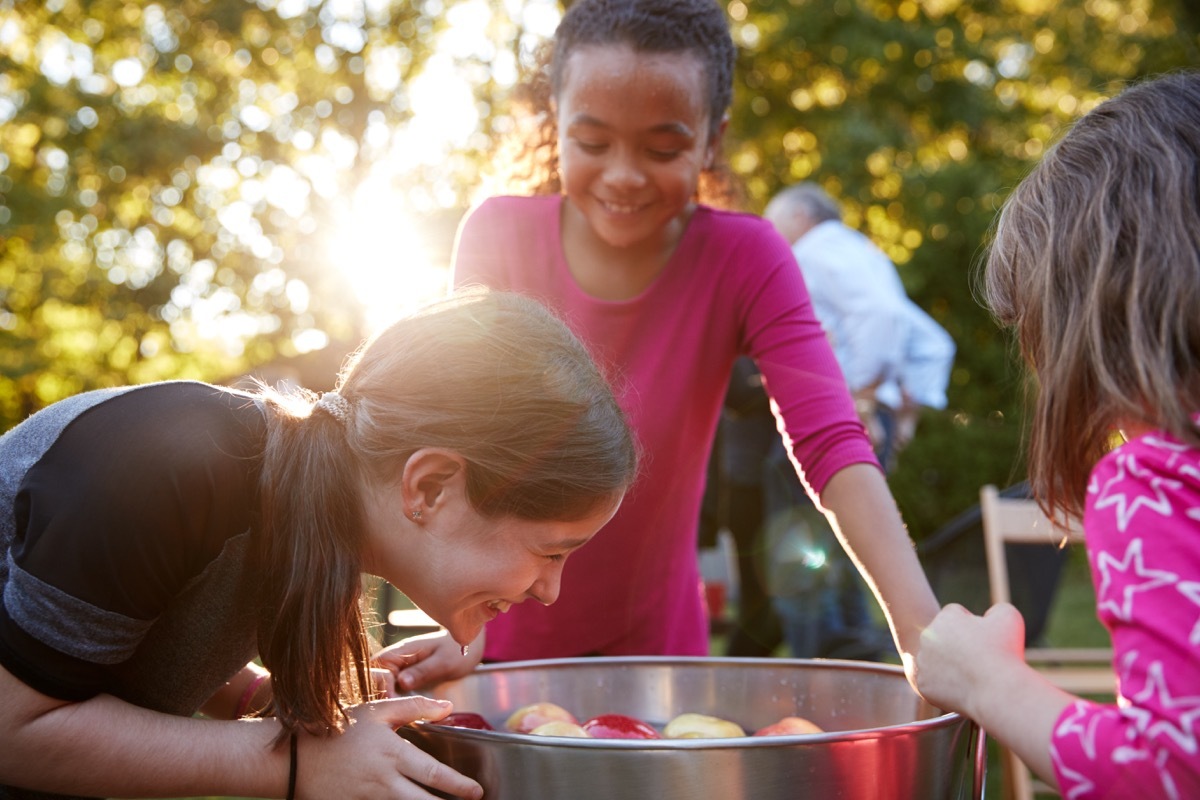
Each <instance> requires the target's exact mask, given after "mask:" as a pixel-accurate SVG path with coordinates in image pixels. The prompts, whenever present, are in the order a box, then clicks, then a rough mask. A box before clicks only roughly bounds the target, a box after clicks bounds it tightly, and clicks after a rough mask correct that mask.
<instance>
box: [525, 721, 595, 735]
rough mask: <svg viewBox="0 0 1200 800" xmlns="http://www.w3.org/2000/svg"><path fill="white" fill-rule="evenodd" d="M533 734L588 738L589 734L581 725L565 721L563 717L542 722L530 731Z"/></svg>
mask: <svg viewBox="0 0 1200 800" xmlns="http://www.w3.org/2000/svg"><path fill="white" fill-rule="evenodd" d="M530 733H532V734H533V735H534V736H570V737H573V738H575V739H590V738H592V736H591V734H589V733H588V732H587V731H585V730H584V729H583V727H582V726H580V725H577V724H576V723H574V722H567V721H566V720H565V719H555V720H551V721H550V722H544V723H542V724H541V725H538V726H537V727H536V728H534V729H533V730H531V731H530Z"/></svg>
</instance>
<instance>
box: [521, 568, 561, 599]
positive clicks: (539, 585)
mask: <svg viewBox="0 0 1200 800" xmlns="http://www.w3.org/2000/svg"><path fill="white" fill-rule="evenodd" d="M562 570H563V565H562V563H561V562H556V563H554V564H552V565H551V566H549V567H548V568H546V569H545V570H543V571H542V574H540V575H538V578H537V580H535V581H534V582H533V585H532V586H530V587H529V591H527V592H526V593H525V594H526V595H527V596H528V597H530V598H532V599H534V600H536V601H538V602H539V603H541V604H542V605H544V606H548V605H550V604H551V603H553V602H554V601H555V600H557V599H558V592H559V589H560V588H562Z"/></svg>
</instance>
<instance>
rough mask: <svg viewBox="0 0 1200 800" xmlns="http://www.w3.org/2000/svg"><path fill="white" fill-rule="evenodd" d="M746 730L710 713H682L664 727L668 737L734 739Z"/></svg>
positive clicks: (744, 733) (664, 732) (665, 735)
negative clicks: (711, 715)
mask: <svg viewBox="0 0 1200 800" xmlns="http://www.w3.org/2000/svg"><path fill="white" fill-rule="evenodd" d="M745 735H746V732H745V731H744V730H742V726H741V725H738V724H737V723H736V722H730V721H729V720H727V719H721V718H720V717H710V716H709V715H708V714H693V713H690V712H689V713H685V714H680V715H679V716H677V717H675V719H673V720H671V721H670V722H668V723H667V726H666V727H665V728H663V736H664V737H665V738H667V739H732V738H735V737H738V736H745Z"/></svg>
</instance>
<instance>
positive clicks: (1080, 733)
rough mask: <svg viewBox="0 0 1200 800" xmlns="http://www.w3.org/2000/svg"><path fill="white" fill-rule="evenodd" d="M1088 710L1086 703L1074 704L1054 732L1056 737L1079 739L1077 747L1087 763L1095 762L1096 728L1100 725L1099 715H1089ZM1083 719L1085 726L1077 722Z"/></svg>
mask: <svg viewBox="0 0 1200 800" xmlns="http://www.w3.org/2000/svg"><path fill="white" fill-rule="evenodd" d="M1089 711H1090V708H1089V706H1088V704H1087V703H1085V702H1083V701H1082V700H1081V701H1079V702H1077V703H1075V704H1074V705H1073V706H1072V707H1071V714H1070V716H1068V717H1065V718H1063V721H1062V722H1060V723H1059V724H1058V729H1057V730H1056V731H1055V732H1054V735H1055V736H1056V737H1057V736H1066V735H1067V734H1069V733H1073V734H1075V736H1076V738H1077V739H1079V746H1080V747H1082V748H1083V754H1084V755H1086V756H1087V757H1088V760H1089V761H1095V760H1096V726H1097V725H1099V724H1100V716H1101V715H1100V714H1090V713H1089ZM1080 719H1083V720H1084V721H1085V722H1086V723H1087V724H1086V725H1081V724H1080V723H1079V720H1080Z"/></svg>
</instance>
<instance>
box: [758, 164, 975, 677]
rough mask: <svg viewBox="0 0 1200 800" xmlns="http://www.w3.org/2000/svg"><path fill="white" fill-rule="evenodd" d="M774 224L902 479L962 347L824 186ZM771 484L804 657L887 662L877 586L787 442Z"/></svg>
mask: <svg viewBox="0 0 1200 800" xmlns="http://www.w3.org/2000/svg"><path fill="white" fill-rule="evenodd" d="M763 216H764V217H766V219H767V220H769V221H770V222H771V223H772V224H773V225H774V226H775V228H776V229H777V230H778V231H779V232H780V234H781V235H782V236H783V237H784V238H785V239H786V240H787V241H788V242H789V243H791V245H792V252H793V253H794V254H795V256H796V261H797V262H798V263H799V265H800V270H801V272H802V273H803V275H804V280H805V283H806V285H807V286H808V290H809V294H810V296H811V297H812V302H813V308H814V310H815V311H816V315H817V318H818V319H819V320H820V321H821V324H822V325H823V326H824V328H825V331H826V334H827V335H828V336H829V339H830V342H831V344H832V345H833V350H834V355H835V356H836V357H837V360H838V364H839V365H840V366H841V368H842V372H843V374H844V375H845V378H846V383H847V384H848V385H849V387H850V391H851V393H852V394H853V395H854V400H855V407H856V409H857V410H858V413H859V416H860V418H861V419H862V421H863V423H864V424H865V425H866V426H867V430H868V431H869V432H870V433H871V438H872V442H873V443H874V445H875V452H876V455H877V456H878V458H879V461H880V464H882V465H883V468H884V470H885V471H890V470H891V469H892V468H893V467H894V466H895V463H896V457H897V455H898V453H899V452H900V451H901V450H902V449H903V448H904V447H905V446H906V445H907V444H908V443H909V441H910V440H911V439H912V437H913V434H914V432H915V430H916V426H917V419H918V415H919V412H920V409H921V408H923V407H924V408H931V409H942V408H945V407H946V387H947V384H948V383H949V379H950V370H951V367H952V366H953V363H954V353H955V345H954V340H953V339H952V338H951V337H950V335H949V334H948V333H947V332H946V331H945V330H944V329H943V328H942V327H941V326H940V325H939V324H938V323H937V322H936V321H934V319H933V318H932V317H930V316H929V315H928V314H927V313H925V311H923V310H922V309H921V308H920V307H919V306H918V305H917V304H916V303H914V302H913V301H912V300H911V299H909V297H908V295H907V293H906V292H905V289H904V284H903V283H902V282H901V280H900V275H899V274H898V272H897V271H896V267H895V265H894V264H893V263H892V262H891V260H890V259H889V258H888V257H887V256H886V255H885V254H884V253H883V251H881V250H880V249H879V248H878V247H877V246H875V244H874V243H873V242H872V241H871V240H870V239H869V238H867V237H866V236H865V235H863V234H862V233H860V232H859V231H856V230H854V229H853V228H850V227H849V226H847V225H846V224H845V223H844V222H843V221H842V211H841V208H840V206H839V205H838V203H837V202H836V201H835V200H834V199H833V198H832V197H830V196H829V194H828V193H826V192H825V191H824V190H823V189H822V188H821V187H820V186H818V185H816V184H815V183H811V182H806V183H800V184H796V185H794V186H790V187H788V188H786V189H784V190H782V191H781V192H779V194H777V195H776V196H775V197H774V198H773V199H772V200H771V202H770V203H768V204H767V207H766V209H765V211H764V213H763ZM764 481H765V482H764V495H765V500H766V503H767V512H766V513H767V518H768V524H769V526H770V531H769V534H770V535H769V536H768V540H769V541H768V545H767V547H768V552H769V553H770V556H769V559H770V565H771V576H770V580H769V583H770V584H771V591H772V594H773V595H774V604H775V606H776V609H777V610H778V612H779V613H780V615H781V617H782V618H783V620H784V630H785V632H786V636H787V639H788V642H789V646H790V647H791V648H792V650H793V652H794V654H795V655H798V656H804V657H817V656H821V657H845V658H863V659H870V660H877V659H879V658H880V657H882V656H883V655H884V654H885V652H886V651H887V650H888V647H889V644H888V642H887V639H886V637H885V636H884V635H883V632H882V630H881V629H879V627H878V625H877V624H876V623H875V622H874V621H873V620H872V617H871V614H870V611H869V608H868V606H867V599H866V593H865V591H864V588H865V587H864V586H863V585H862V581H861V579H860V577H859V576H858V575H857V574H856V570H855V569H854V567H853V565H852V564H851V563H850V562H849V560H848V559H846V558H845V556H844V555H843V554H842V553H840V552H839V550H840V548H838V547H837V546H836V540H835V538H834V536H833V533H832V531H830V530H829V529H828V523H827V522H826V521H825V519H824V517H823V515H822V514H820V513H818V512H817V509H815V507H813V506H812V503H811V500H810V499H809V497H808V494H807V493H806V492H805V491H804V489H803V487H802V486H801V485H800V482H799V481H798V480H796V478H795V471H794V469H792V467H791V465H790V463H789V462H788V459H787V454H786V451H785V449H784V447H783V444H782V442H776V443H775V444H773V445H772V449H771V453H770V455H769V456H768V465H767V473H766V477H765V479H764Z"/></svg>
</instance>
